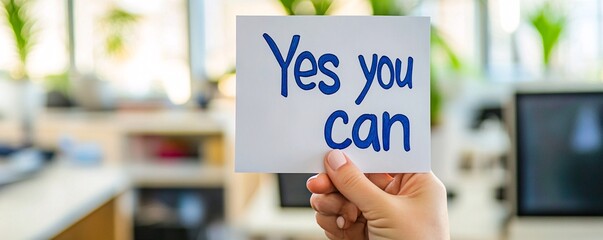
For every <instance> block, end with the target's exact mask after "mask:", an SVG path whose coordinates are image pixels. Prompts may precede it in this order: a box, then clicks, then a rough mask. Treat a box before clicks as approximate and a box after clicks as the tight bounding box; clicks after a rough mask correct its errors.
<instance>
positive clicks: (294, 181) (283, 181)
mask: <svg viewBox="0 0 603 240" xmlns="http://www.w3.org/2000/svg"><path fill="white" fill-rule="evenodd" d="M314 175H316V174H310V173H279V174H278V188H279V196H280V201H281V207H310V196H312V193H311V192H310V191H308V189H307V188H306V181H307V180H308V178H310V177H311V176H314Z"/></svg>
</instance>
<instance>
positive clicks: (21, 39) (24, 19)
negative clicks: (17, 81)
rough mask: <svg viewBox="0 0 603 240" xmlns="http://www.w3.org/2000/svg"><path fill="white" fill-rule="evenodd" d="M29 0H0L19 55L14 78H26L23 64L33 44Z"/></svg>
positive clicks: (32, 22) (32, 23)
mask: <svg viewBox="0 0 603 240" xmlns="http://www.w3.org/2000/svg"><path fill="white" fill-rule="evenodd" d="M29 4H30V2H29V1H26V0H2V9H3V11H4V16H5V18H6V22H7V23H8V25H9V27H10V30H11V32H12V35H13V38H14V39H13V40H14V44H15V50H16V52H17V55H18V57H19V65H18V67H17V70H16V72H17V75H18V76H16V78H26V76H27V73H26V71H25V65H26V64H27V58H28V56H29V54H30V52H31V49H32V47H33V45H34V41H33V38H34V35H35V33H36V32H35V31H34V30H33V25H34V20H33V18H31V16H30V15H29Z"/></svg>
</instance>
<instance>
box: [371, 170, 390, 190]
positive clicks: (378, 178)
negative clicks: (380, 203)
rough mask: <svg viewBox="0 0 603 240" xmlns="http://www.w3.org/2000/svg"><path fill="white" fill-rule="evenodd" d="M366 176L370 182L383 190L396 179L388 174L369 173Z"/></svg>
mask: <svg viewBox="0 0 603 240" xmlns="http://www.w3.org/2000/svg"><path fill="white" fill-rule="evenodd" d="M365 175H366V177H367V178H368V179H369V180H371V182H373V183H374V184H375V185H377V187H379V188H381V189H382V190H383V189H385V187H387V185H388V184H389V183H391V182H392V180H393V179H394V178H393V177H392V176H390V175H389V174H387V173H367V174H365Z"/></svg>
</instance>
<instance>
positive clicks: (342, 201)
mask: <svg viewBox="0 0 603 240" xmlns="http://www.w3.org/2000/svg"><path fill="white" fill-rule="evenodd" d="M324 165H325V169H326V173H321V174H318V175H316V176H313V177H311V178H310V179H308V182H307V183H306V185H307V187H308V190H310V192H312V193H313V194H312V197H311V199H310V203H311V204H312V208H314V210H316V222H317V223H318V225H320V227H322V228H323V229H324V230H325V234H326V235H327V237H328V238H329V239H449V238H450V236H449V235H450V234H449V230H448V210H447V206H446V189H445V187H444V185H443V184H442V183H441V182H440V180H439V179H438V178H437V177H436V176H435V175H433V173H404V174H385V173H378V174H366V175H365V174H363V173H362V172H360V170H359V169H358V168H357V167H356V166H355V165H354V163H353V162H352V161H351V160H350V159H349V158H348V156H347V155H345V154H344V153H343V152H342V151H340V150H333V151H331V152H329V154H328V155H327V157H326V159H325V162H324Z"/></svg>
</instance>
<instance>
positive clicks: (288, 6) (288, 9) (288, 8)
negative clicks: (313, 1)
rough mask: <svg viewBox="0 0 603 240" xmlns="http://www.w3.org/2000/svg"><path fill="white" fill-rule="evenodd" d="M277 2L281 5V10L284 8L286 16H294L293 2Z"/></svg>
mask: <svg viewBox="0 0 603 240" xmlns="http://www.w3.org/2000/svg"><path fill="white" fill-rule="evenodd" d="M279 1H280V2H281V4H282V5H283V8H285V11H286V12H287V14H288V15H295V13H294V12H293V3H294V2H295V0H279Z"/></svg>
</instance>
